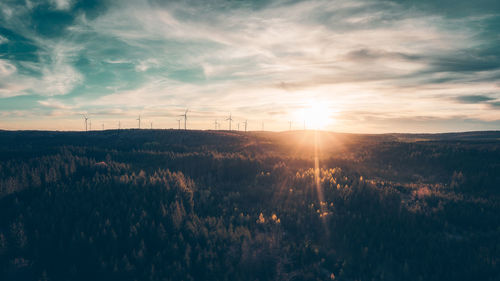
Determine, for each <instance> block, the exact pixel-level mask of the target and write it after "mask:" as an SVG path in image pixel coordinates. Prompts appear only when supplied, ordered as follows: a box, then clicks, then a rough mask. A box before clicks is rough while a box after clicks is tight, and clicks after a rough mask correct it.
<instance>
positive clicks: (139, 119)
mask: <svg viewBox="0 0 500 281" xmlns="http://www.w3.org/2000/svg"><path fill="white" fill-rule="evenodd" d="M136 120H137V121H139V129H140V128H141V115H139V118H137V119H136Z"/></svg>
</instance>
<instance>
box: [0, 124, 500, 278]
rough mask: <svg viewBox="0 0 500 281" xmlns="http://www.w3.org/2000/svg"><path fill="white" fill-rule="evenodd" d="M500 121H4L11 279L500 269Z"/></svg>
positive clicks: (406, 274) (393, 274)
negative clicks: (38, 124) (485, 124)
mask: <svg viewBox="0 0 500 281" xmlns="http://www.w3.org/2000/svg"><path fill="white" fill-rule="evenodd" d="M499 198H500V132H498V131H488V132H467V133H449V134H379V135H368V134H343V133H332V132H323V131H288V132H240V131H195V130H188V131H184V130H149V129H148V130H144V129H143V130H106V131H89V132H50V131H0V280H422V281H424V280H425V281H430V280H436V281H442V280H500V264H499V263H500V216H499V214H500V200H499Z"/></svg>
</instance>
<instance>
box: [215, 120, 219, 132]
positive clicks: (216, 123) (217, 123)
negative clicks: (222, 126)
mask: <svg viewBox="0 0 500 281" xmlns="http://www.w3.org/2000/svg"><path fill="white" fill-rule="evenodd" d="M217 125H219V122H217V119H215V122H214V126H215V129H216V130H217Z"/></svg>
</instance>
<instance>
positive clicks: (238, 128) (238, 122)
mask: <svg viewBox="0 0 500 281" xmlns="http://www.w3.org/2000/svg"><path fill="white" fill-rule="evenodd" d="M239 130H240V122H238V131H239Z"/></svg>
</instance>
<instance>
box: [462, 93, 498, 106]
mask: <svg viewBox="0 0 500 281" xmlns="http://www.w3.org/2000/svg"><path fill="white" fill-rule="evenodd" d="M455 100H457V101H458V102H461V103H472V104H474V103H484V102H488V101H492V100H494V98H492V97H489V96H485V95H463V96H458V97H455Z"/></svg>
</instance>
